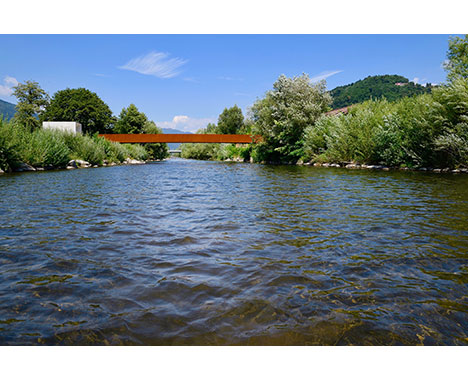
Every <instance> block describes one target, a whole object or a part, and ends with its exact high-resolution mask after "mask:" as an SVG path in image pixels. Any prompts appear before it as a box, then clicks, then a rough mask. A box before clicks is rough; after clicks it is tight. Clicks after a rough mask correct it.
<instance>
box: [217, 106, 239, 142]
mask: <svg viewBox="0 0 468 380" xmlns="http://www.w3.org/2000/svg"><path fill="white" fill-rule="evenodd" d="M243 126H244V116H243V115H242V110H241V109H240V108H239V107H237V105H234V107H231V108H225V109H224V111H223V112H222V113H221V114H220V115H219V117H218V127H217V132H218V133H221V134H224V135H234V134H236V133H239V131H240V130H241V129H242V127H243Z"/></svg>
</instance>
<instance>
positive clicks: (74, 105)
mask: <svg viewBox="0 0 468 380" xmlns="http://www.w3.org/2000/svg"><path fill="white" fill-rule="evenodd" d="M41 120H43V121H45V120H47V121H76V122H78V123H80V124H81V126H82V128H83V132H85V133H89V134H93V133H96V132H103V133H105V132H110V131H111V129H112V124H113V121H114V119H113V117H112V111H111V110H110V108H109V106H108V105H107V104H106V103H104V101H103V100H102V99H101V98H100V97H99V96H98V95H97V94H96V93H94V92H92V91H90V90H87V89H86V88H67V89H65V90H61V91H57V92H56V93H55V94H54V96H53V97H52V99H51V101H50V104H49V105H48V106H47V107H46V109H45V112H44V113H43V114H42V115H41Z"/></svg>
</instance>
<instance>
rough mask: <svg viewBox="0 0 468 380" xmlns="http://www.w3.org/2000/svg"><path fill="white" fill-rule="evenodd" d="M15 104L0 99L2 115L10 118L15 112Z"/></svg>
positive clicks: (0, 112) (0, 113)
mask: <svg viewBox="0 0 468 380" xmlns="http://www.w3.org/2000/svg"><path fill="white" fill-rule="evenodd" d="M15 111H16V110H15V105H14V104H12V103H8V102H5V101H4V100H1V99H0V117H1V116H2V115H3V117H4V118H5V119H7V120H10V119H11V118H12V117H13V115H14V114H15Z"/></svg>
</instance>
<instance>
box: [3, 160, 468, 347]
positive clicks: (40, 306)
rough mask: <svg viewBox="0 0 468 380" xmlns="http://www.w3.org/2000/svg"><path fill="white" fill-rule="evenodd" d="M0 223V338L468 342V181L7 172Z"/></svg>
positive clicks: (218, 169) (218, 165)
mask: <svg viewBox="0 0 468 380" xmlns="http://www.w3.org/2000/svg"><path fill="white" fill-rule="evenodd" d="M0 218H1V219H0V220H1V224H0V278H1V281H0V344H8V345H10V344H13V345H22V344H28V345H29V344H47V345H50V344H93V345H94V344H126V345H133V344H136V345H161V344H162V345H172V344H175V345H186V344H188V345H226V344H241V345H246V344H253V345H306V344H321V345H335V344H338V345H349V344H354V345H367V344H373V345H400V344H404V345H417V344H424V345H467V344H468V338H467V335H468V176H467V175H454V174H433V173H421V172H398V171H396V172H379V171H365V170H357V171H350V170H346V169H332V168H314V167H297V166H266V165H254V164H239V163H223V162H206V161H191V160H182V159H171V160H168V161H165V162H159V163H154V164H148V165H142V166H117V167H107V168H97V169H87V170H84V169H83V170H74V171H63V170H62V171H50V172H41V173H17V174H11V175H3V176H1V177H0Z"/></svg>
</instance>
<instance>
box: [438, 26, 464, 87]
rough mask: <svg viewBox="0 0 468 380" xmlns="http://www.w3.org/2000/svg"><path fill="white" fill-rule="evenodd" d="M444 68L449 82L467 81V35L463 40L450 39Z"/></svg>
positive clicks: (458, 38) (459, 38) (457, 38)
mask: <svg viewBox="0 0 468 380" xmlns="http://www.w3.org/2000/svg"><path fill="white" fill-rule="evenodd" d="M444 68H445V70H447V78H448V80H449V81H453V80H455V79H457V78H465V79H468V34H465V36H464V37H463V38H461V37H452V38H450V40H449V47H448V51H447V61H446V63H445V64H444Z"/></svg>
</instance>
